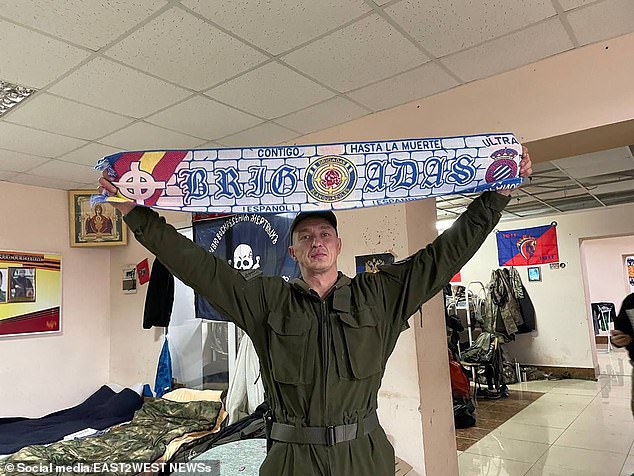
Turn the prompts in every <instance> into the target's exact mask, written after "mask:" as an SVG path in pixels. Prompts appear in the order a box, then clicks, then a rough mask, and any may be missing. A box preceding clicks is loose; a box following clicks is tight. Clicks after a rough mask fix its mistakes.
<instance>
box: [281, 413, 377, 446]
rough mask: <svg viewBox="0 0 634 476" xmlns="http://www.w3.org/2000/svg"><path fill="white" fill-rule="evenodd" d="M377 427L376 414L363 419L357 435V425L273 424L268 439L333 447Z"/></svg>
mask: <svg viewBox="0 0 634 476" xmlns="http://www.w3.org/2000/svg"><path fill="white" fill-rule="evenodd" d="M378 426H379V418H378V417H377V415H376V412H372V413H370V414H369V415H368V416H366V417H365V418H364V419H363V434H362V435H358V434H357V429H358V425H357V424H356V423H351V424H350V425H337V426H299V427H298V426H293V425H285V424H284V423H277V422H273V423H272V425H271V430H270V433H269V438H270V439H272V440H275V441H282V442H284V443H299V444H305V445H327V446H335V445H336V444H337V443H341V442H342V441H350V440H354V439H356V438H360V437H362V436H365V435H367V434H368V433H370V432H371V431H372V430H374V429H375V428H378Z"/></svg>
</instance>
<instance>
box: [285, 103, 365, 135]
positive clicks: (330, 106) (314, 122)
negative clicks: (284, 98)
mask: <svg viewBox="0 0 634 476" xmlns="http://www.w3.org/2000/svg"><path fill="white" fill-rule="evenodd" d="M366 114H369V112H368V111H367V110H366V109H363V108H362V107H360V106H358V105H356V104H355V103H353V102H352V101H350V100H348V99H346V98H344V97H335V98H333V99H329V100H327V101H325V102H322V103H321V104H317V105H315V106H310V107H308V108H306V109H303V110H301V111H298V112H294V113H292V114H289V115H288V116H284V117H280V118H278V119H276V120H275V122H277V123H278V124H281V125H282V126H284V127H287V128H289V129H292V130H294V131H298V132H301V133H303V134H308V133H309V132H314V131H319V130H322V129H326V128H328V127H331V126H334V125H336V124H341V123H343V122H348V121H351V120H353V119H357V118H359V117H362V116H365V115H366Z"/></svg>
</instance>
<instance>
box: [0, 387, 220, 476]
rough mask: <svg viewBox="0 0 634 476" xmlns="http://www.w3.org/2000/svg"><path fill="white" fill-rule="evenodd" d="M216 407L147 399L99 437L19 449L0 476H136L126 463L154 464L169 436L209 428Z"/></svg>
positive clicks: (4, 464)
mask: <svg viewBox="0 0 634 476" xmlns="http://www.w3.org/2000/svg"><path fill="white" fill-rule="evenodd" d="M220 405H221V404H220V403H219V402H209V401H205V402H187V403H180V402H172V401H169V400H163V399H161V398H156V399H150V400H147V401H146V402H145V403H144V404H143V407H141V409H140V410H138V411H137V412H136V413H135V415H134V418H133V419H132V421H131V422H130V423H126V424H122V425H119V426H116V427H113V428H111V429H110V430H109V431H107V432H106V433H104V434H102V435H99V436H94V437H88V438H82V439H77V440H71V441H58V442H56V443H52V444H50V445H33V446H27V447H25V448H22V449H21V450H20V451H18V452H17V453H14V454H13V455H11V456H10V457H8V458H6V459H2V460H0V476H9V475H14V474H18V473H19V474H55V475H57V476H59V475H61V474H71V473H72V474H95V473H98V474H110V475H124V474H126V475H128V476H129V475H130V474H133V473H137V472H141V471H134V470H132V469H131V466H130V464H132V463H151V462H153V461H155V460H156V459H157V458H159V457H160V456H161V455H162V454H163V453H164V452H165V448H166V446H167V444H168V443H169V442H170V441H171V440H173V439H174V438H177V437H179V436H181V435H183V434H185V433H189V432H194V431H202V430H211V428H213V426H214V424H215V421H216V417H217V415H218V412H219V410H220ZM109 463H112V464H109ZM71 467H73V468H72V470H70V468H71ZM136 467H139V466H134V468H136ZM63 468H69V471H66V470H63ZM93 469H96V471H93Z"/></svg>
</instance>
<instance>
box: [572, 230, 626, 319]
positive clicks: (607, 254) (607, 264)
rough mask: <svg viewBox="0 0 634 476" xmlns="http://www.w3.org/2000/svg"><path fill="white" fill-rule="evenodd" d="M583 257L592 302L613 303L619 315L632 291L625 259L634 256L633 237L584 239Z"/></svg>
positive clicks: (582, 246)
mask: <svg viewBox="0 0 634 476" xmlns="http://www.w3.org/2000/svg"><path fill="white" fill-rule="evenodd" d="M581 254H582V259H585V263H586V279H587V282H588V298H589V300H590V302H612V303H614V305H615V306H616V310H617V312H618V310H619V308H620V306H621V302H622V301H623V299H624V298H625V296H627V295H628V294H629V293H630V292H631V291H630V285H629V283H628V281H627V277H626V276H627V275H626V270H625V267H624V265H623V256H634V235H629V236H617V237H612V238H598V239H590V240H584V241H583V242H582V243H581Z"/></svg>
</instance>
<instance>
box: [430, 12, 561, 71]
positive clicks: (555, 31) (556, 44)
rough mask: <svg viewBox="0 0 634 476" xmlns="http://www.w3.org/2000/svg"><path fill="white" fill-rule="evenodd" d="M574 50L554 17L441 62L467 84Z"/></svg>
mask: <svg viewBox="0 0 634 476" xmlns="http://www.w3.org/2000/svg"><path fill="white" fill-rule="evenodd" d="M572 48H573V44H572V42H571V41H570V38H569V36H568V34H567V33H566V30H564V28H563V26H562V24H561V22H560V21H559V19H557V18H555V19H552V20H548V21H546V22H543V23H539V24H537V25H533V26H530V27H528V28H526V29H524V30H521V31H518V32H515V33H512V34H510V35H507V36H504V37H502V38H497V39H495V40H493V41H489V42H487V43H484V44H483V45H480V46H476V47H474V48H471V49H469V50H465V51H461V52H459V53H456V54H453V55H451V56H448V57H446V58H443V59H442V60H441V61H442V62H443V64H445V65H446V66H447V67H448V68H449V69H450V70H451V71H453V72H454V73H455V74H457V75H458V76H459V77H460V78H461V79H463V80H465V81H473V80H476V79H480V78H485V77H487V76H492V75H494V74H497V73H502V72H504V71H509V70H511V69H514V68H517V67H520V66H523V65H525V64H528V63H533V62H535V61H538V60H540V59H543V58H546V57H548V56H552V55H554V54H557V53H561V52H562V51H566V50H569V49H572Z"/></svg>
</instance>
